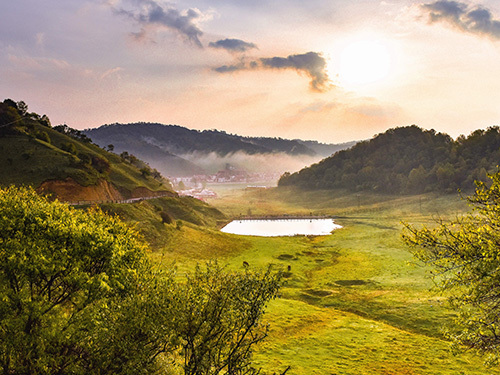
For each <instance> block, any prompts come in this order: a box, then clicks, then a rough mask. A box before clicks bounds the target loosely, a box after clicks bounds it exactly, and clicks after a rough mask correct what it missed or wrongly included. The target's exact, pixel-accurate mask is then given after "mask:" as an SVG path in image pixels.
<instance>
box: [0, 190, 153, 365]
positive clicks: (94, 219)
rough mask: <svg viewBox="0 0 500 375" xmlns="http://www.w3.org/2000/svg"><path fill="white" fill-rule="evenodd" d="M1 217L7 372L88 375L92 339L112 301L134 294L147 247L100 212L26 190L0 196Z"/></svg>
mask: <svg viewBox="0 0 500 375" xmlns="http://www.w3.org/2000/svg"><path fill="white" fill-rule="evenodd" d="M0 212H1V213H2V214H1V215H0V296H1V298H0V368H1V369H2V372H3V373H5V374H49V373H50V374H57V373H85V372H86V371H84V370H83V369H84V367H85V366H84V365H85V361H86V358H88V357H89V356H90V357H92V352H93V351H98V348H99V345H98V344H97V343H93V342H92V341H90V338H91V337H92V335H91V334H89V333H92V332H93V328H94V327H95V326H98V325H99V323H102V321H101V318H100V316H102V315H103V314H102V311H105V310H106V305H107V303H110V304H111V305H112V304H113V302H115V303H116V302H117V301H120V300H123V299H126V298H128V296H129V295H132V294H133V293H134V292H135V290H136V289H137V285H139V280H138V275H140V274H141V269H142V268H144V267H145V258H144V251H145V248H144V245H142V243H141V242H139V241H138V240H136V239H135V238H136V233H135V232H134V231H133V230H131V229H130V228H129V227H127V226H126V225H125V224H123V223H121V222H120V221H119V220H117V219H115V218H112V217H109V216H106V215H105V214H103V213H102V212H101V211H99V210H98V209H92V210H91V211H90V212H84V211H78V210H75V209H72V208H70V207H69V206H67V205H64V204H62V203H59V202H49V201H48V200H47V199H45V198H42V197H40V196H38V195H37V194H36V193H35V192H34V191H33V190H32V189H29V188H19V189H18V188H14V187H10V188H7V189H5V190H0ZM99 312H100V313H99ZM128 349H129V348H126V347H125V348H123V349H122V350H123V351H127V350H128Z"/></svg>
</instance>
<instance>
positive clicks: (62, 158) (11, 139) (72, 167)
mask: <svg viewBox="0 0 500 375" xmlns="http://www.w3.org/2000/svg"><path fill="white" fill-rule="evenodd" d="M37 132H43V133H46V134H47V136H48V137H49V138H50V142H46V141H44V140H41V139H38V138H36V137H35V136H34V135H33V134H37ZM68 144H72V145H73V146H74V150H75V154H74V155H73V154H71V153H70V152H67V151H64V150H63V149H64V148H65V146H67V145H68ZM82 156H85V157H87V158H93V157H98V158H100V159H103V160H107V161H108V162H109V165H110V170H109V173H101V172H98V171H97V170H96V169H95V168H92V167H83V166H82V165H80V164H81V160H80V158H79V157H82ZM48 160H50V162H47V161H48ZM68 177H70V178H72V179H73V180H75V181H76V182H78V183H79V184H80V185H82V186H89V185H95V184H97V183H98V180H99V179H102V178H105V179H107V180H109V181H110V182H111V183H113V184H114V185H115V187H117V188H118V189H119V190H120V191H122V192H125V193H126V194H125V195H126V196H128V195H130V193H131V192H133V191H134V190H135V189H137V188H141V187H142V188H147V189H148V190H151V191H171V188H170V186H169V185H167V184H163V183H162V182H161V181H158V180H155V179H154V178H152V177H143V176H142V174H141V172H140V171H139V169H138V168H136V167H134V166H132V165H130V164H129V163H127V162H124V161H123V160H122V159H121V158H120V157H119V156H118V155H115V154H112V153H109V152H107V151H105V150H103V149H101V148H99V147H98V146H96V145H94V144H92V143H84V142H80V141H78V140H76V139H73V138H70V137H68V136H67V135H65V134H61V133H59V132H57V131H55V130H53V129H51V128H47V127H45V126H42V125H39V124H32V129H31V130H29V132H27V131H18V132H17V133H13V134H10V135H5V136H2V137H0V185H2V186H7V185H10V184H14V185H31V186H34V187H38V186H40V185H41V184H42V183H43V182H44V181H46V180H64V179H66V178H68Z"/></svg>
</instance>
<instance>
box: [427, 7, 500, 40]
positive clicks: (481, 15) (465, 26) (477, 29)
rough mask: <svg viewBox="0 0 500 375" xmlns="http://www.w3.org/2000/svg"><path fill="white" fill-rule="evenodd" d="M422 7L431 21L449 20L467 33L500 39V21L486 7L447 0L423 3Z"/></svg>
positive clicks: (448, 21)
mask: <svg viewBox="0 0 500 375" xmlns="http://www.w3.org/2000/svg"><path fill="white" fill-rule="evenodd" d="M421 8H422V10H423V11H424V13H426V14H428V16H429V21H430V22H431V23H436V22H447V23H449V24H450V25H452V26H453V27H455V28H457V29H459V30H461V31H463V32H466V33H471V34H477V35H481V36H486V37H489V38H492V39H500V21H499V20H495V19H493V14H492V13H491V11H490V10H488V9H486V8H483V7H480V6H477V7H474V8H470V7H469V5H468V4H467V3H462V2H458V1H447V0H440V1H435V2H433V3H429V4H422V5H421Z"/></svg>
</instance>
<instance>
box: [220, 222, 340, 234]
mask: <svg viewBox="0 0 500 375" xmlns="http://www.w3.org/2000/svg"><path fill="white" fill-rule="evenodd" d="M338 228H342V227H341V226H340V225H338V224H335V222H334V221H333V219H278V220H276V219H266V220H233V221H232V222H230V223H229V224H227V225H226V226H225V227H224V228H222V229H221V231H222V232H225V233H232V234H241V235H246V236H262V237H277V236H295V235H305V236H324V235H328V234H331V232H332V231H334V230H335V229H338Z"/></svg>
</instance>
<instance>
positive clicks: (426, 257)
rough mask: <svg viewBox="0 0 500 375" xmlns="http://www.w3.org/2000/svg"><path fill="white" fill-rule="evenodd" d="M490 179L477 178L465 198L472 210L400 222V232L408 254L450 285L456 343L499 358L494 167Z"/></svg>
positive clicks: (498, 219) (499, 224) (499, 182)
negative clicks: (419, 222)
mask: <svg viewBox="0 0 500 375" xmlns="http://www.w3.org/2000/svg"><path fill="white" fill-rule="evenodd" d="M490 178H491V184H490V186H488V185H487V184H486V183H484V182H478V183H477V189H476V192H475V194H474V195H473V196H471V197H469V198H468V201H469V202H470V204H471V205H472V206H473V212H471V213H469V214H468V215H466V216H465V217H461V218H458V219H456V220H455V221H452V222H449V223H440V225H439V226H438V227H437V228H435V229H429V228H427V227H423V228H421V229H416V228H415V227H413V226H410V225H406V232H405V233H404V235H403V238H404V240H405V242H406V243H407V244H409V245H410V246H411V247H412V252H413V254H414V255H415V256H416V257H417V258H418V259H419V260H421V261H423V262H425V263H427V264H431V265H432V266H433V267H434V269H435V271H434V278H435V280H437V282H438V283H439V285H440V287H441V288H442V289H444V290H450V291H451V293H452V297H451V298H450V300H451V303H452V306H453V307H454V308H456V309H457V310H458V311H459V313H460V315H459V319H458V323H459V325H460V332H459V333H456V334H451V336H452V337H453V339H454V340H455V341H456V342H457V343H458V344H460V345H465V346H467V347H469V348H472V349H474V350H476V351H478V352H481V353H487V354H488V355H489V359H488V361H490V362H491V363H498V362H499V359H500V315H499V314H498V310H499V307H500V287H499V286H500V248H499V245H500V171H497V173H495V174H494V175H491V176H490Z"/></svg>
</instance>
